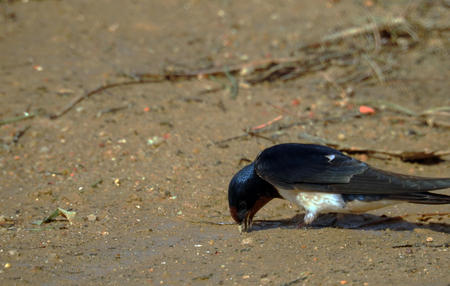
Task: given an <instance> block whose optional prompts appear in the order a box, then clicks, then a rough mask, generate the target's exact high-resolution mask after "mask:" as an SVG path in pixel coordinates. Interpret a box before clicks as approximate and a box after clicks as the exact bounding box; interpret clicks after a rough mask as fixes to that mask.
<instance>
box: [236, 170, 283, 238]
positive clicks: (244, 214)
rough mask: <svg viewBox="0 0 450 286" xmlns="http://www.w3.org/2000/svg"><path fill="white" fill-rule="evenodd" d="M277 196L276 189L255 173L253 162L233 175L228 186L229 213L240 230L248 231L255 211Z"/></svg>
mask: <svg viewBox="0 0 450 286" xmlns="http://www.w3.org/2000/svg"><path fill="white" fill-rule="evenodd" d="M279 197H280V195H279V193H278V191H277V190H276V189H275V188H274V187H273V186H272V185H271V184H269V183H268V182H266V181H264V180H263V179H261V178H260V177H259V176H258V175H257V174H256V173H255V169H254V165H253V163H252V164H250V165H248V166H246V167H244V168H242V169H241V170H240V171H239V172H238V173H237V174H236V175H234V177H233V179H231V182H230V185H229V187H228V204H229V207H230V213H231V216H232V217H233V219H234V220H235V221H236V222H237V223H238V224H239V230H240V231H241V232H242V231H244V232H247V231H249V230H250V227H251V225H252V221H253V217H254V215H255V214H256V212H258V211H259V210H260V209H261V208H262V207H263V206H264V205H265V204H267V203H268V202H269V201H271V200H272V199H274V198H279Z"/></svg>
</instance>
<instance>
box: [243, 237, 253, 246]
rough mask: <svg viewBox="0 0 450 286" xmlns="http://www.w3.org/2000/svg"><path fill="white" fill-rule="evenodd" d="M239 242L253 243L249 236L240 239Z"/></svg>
mask: <svg viewBox="0 0 450 286" xmlns="http://www.w3.org/2000/svg"><path fill="white" fill-rule="evenodd" d="M241 243H242V244H243V245H246V244H251V243H253V239H252V238H251V237H247V238H244V239H243V240H242V241H241Z"/></svg>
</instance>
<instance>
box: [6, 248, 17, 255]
mask: <svg viewBox="0 0 450 286" xmlns="http://www.w3.org/2000/svg"><path fill="white" fill-rule="evenodd" d="M8 254H9V255H11V256H14V255H17V250H15V249H11V250H9V251H8Z"/></svg>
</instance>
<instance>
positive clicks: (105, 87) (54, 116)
mask: <svg viewBox="0 0 450 286" xmlns="http://www.w3.org/2000/svg"><path fill="white" fill-rule="evenodd" d="M163 80H164V79H149V80H142V79H139V80H132V81H125V82H117V83H110V84H106V85H102V86H100V87H98V88H96V89H94V90H91V91H89V92H88V93H86V94H83V95H80V96H78V97H76V98H75V99H73V100H72V101H71V102H70V103H69V104H67V105H66V106H65V107H64V108H63V109H61V110H60V111H58V112H57V113H55V114H52V115H50V119H57V118H59V117H61V116H63V115H64V114H66V113H67V112H69V111H70V110H71V109H72V108H74V107H75V105H77V104H78V103H80V102H81V101H83V100H84V99H86V98H89V97H91V96H93V95H95V94H97V93H100V92H103V91H105V90H108V89H111V88H115V87H119V86H126V85H135V84H145V83H153V82H159V81H163Z"/></svg>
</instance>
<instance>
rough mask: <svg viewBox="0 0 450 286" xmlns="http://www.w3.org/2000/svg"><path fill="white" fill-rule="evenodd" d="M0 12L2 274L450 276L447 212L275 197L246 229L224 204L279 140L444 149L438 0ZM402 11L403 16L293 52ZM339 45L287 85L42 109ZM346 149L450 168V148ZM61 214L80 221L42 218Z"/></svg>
mask: <svg viewBox="0 0 450 286" xmlns="http://www.w3.org/2000/svg"><path fill="white" fill-rule="evenodd" d="M0 12H1V13H0V23H1V25H0V102H1V105H0V120H2V121H1V126H0V284H1V285H63V284H64V285H123V283H127V285H144V284H149V285H202V284H204V285H216V284H223V285H393V284H396V285H449V283H450V276H449V272H448V269H449V268H450V256H449V252H448V249H449V232H450V225H449V223H450V215H449V210H450V209H449V206H448V205H447V206H446V205H443V206H424V205H410V204H401V205H397V206H393V207H389V208H384V209H380V210H377V211H373V212H371V213H370V214H366V215H360V216H357V215H348V216H345V217H344V218H339V219H337V220H336V217H335V216H334V215H332V214H330V215H325V216H323V217H321V218H320V219H319V220H318V222H317V223H316V224H315V225H314V226H313V227H311V228H309V229H299V228H298V227H297V225H298V223H299V222H301V221H302V211H301V210H298V209H297V208H296V207H295V206H292V205H290V204H289V203H288V202H286V201H281V200H275V201H273V202H271V203H270V204H269V205H267V206H266V207H265V208H264V209H262V210H261V211H260V212H259V213H258V215H257V217H256V220H257V221H256V222H255V226H254V229H253V231H252V232H250V233H248V234H242V235H241V234H239V232H238V228H237V226H236V225H234V224H233V223H232V222H233V221H232V219H231V217H230V215H229V211H228V204H227V188H228V183H229V181H230V179H231V177H232V176H233V174H234V173H235V172H237V171H238V170H239V169H240V168H241V167H242V166H243V164H245V160H246V159H249V160H252V159H254V157H255V156H256V154H257V153H258V152H259V151H261V150H263V149H264V148H266V147H269V146H271V145H273V144H275V143H282V142H312V141H314V142H317V140H316V139H314V138H317V137H319V138H321V139H320V140H326V141H327V142H337V143H336V144H337V145H338V147H343V146H344V147H345V146H350V147H358V148H364V149H369V150H387V151H389V152H391V153H392V152H394V153H395V152H399V151H408V152H409V151H411V152H419V153H420V152H423V151H427V152H441V153H445V152H448V151H449V147H450V146H449V142H450V129H449V126H450V123H449V121H448V120H449V116H448V112H446V111H445V110H444V109H436V108H438V107H448V106H450V97H449V95H448V91H449V90H450V89H449V87H450V86H449V81H448V79H449V76H450V72H449V71H450V69H449V66H450V65H449V63H450V58H449V56H448V55H449V53H448V52H449V42H448V39H449V29H448V27H449V26H448V25H449V19H450V4H449V1H444V0H442V1H419V0H418V1H381V0H378V1H376V0H375V1H362V0H361V1H350V0H341V1H339V0H334V1H332V0H329V1H325V0H320V1H259V0H252V1H225V0H223V1H197V0H192V1H174V0H166V1H118V0H96V1H88V0H77V1H56V0H55V1H50V0H49V1H32V0H28V1H25V0H23V1H11V0H9V1H8V0H3V1H2V0H0ZM396 17H400V18H401V19H408V21H410V22H408V23H406V24H405V25H402V27H400V28H401V29H400V30H401V31H398V30H397V31H394V30H393V29H392V30H391V28H390V27H387V28H386V29H378V28H370V29H369V30H368V31H367V32H364V33H360V34H358V33H357V34H355V35H348V34H346V35H345V36H344V37H343V38H342V39H341V40H339V41H332V42H330V43H328V44H327V45H318V46H317V45H316V46H315V47H312V48H311V47H309V48H308V50H307V52H304V51H301V50H302V48H301V47H302V45H304V44H308V43H317V42H321V41H323V39H324V37H325V36H327V35H336V33H339V32H340V31H349V30H348V29H350V28H353V27H357V28H358V27H359V28H361V27H367V26H368V25H369V27H370V25H371V24H373V23H380V22H381V23H383V21H388V20H389V19H395V18H396ZM376 27H378V26H376ZM372 30H373V31H372ZM323 43H324V42H322V44H323ZM330 50H333V51H337V52H339V53H342V52H345V51H350V52H351V55H350V56H349V57H350V60H348V57H346V58H345V60H342V62H339V61H336V62H335V61H333V62H320V63H318V64H317V65H316V66H314V67H316V69H314V67H311V70H307V71H305V72H302V73H301V74H299V75H298V76H296V77H295V78H293V79H292V80H283V79H281V78H276V77H275V78H270V80H262V81H261V82H257V83H254V84H250V83H249V82H248V81H245V80H244V79H243V77H241V76H240V75H239V74H238V73H234V72H232V71H230V72H226V69H225V68H223V72H222V73H219V74H216V75H214V76H198V77H193V78H183V77H180V78H176V79H172V78H168V79H167V80H162V81H159V82H155V83H145V84H144V83H141V84H132V85H124V86H118V87H115V88H108V89H106V90H104V91H102V92H98V93H95V94H93V95H92V96H90V97H88V98H84V99H83V100H81V101H80V102H79V103H78V104H76V105H73V108H71V109H70V110H68V112H67V113H65V114H61V116H59V117H58V118H51V116H50V115H51V114H55V113H57V112H58V111H60V110H63V109H64V107H65V106H67V104H69V103H70V102H71V101H73V100H74V99H75V98H78V97H79V96H80V95H81V96H82V95H83V94H86V93H87V92H89V91H91V90H94V89H96V88H98V87H100V86H103V85H107V84H111V83H117V82H125V81H130V80H132V79H133V75H136V74H139V73H152V74H158V73H159V74H161V73H164V72H165V71H172V72H173V71H174V70H175V71H179V70H183V71H186V70H191V71H192V70H198V69H200V68H202V69H208V68H210V67H228V66H232V65H242V67H243V68H242V69H241V70H240V71H241V73H242V74H245V72H244V67H245V65H244V64H246V63H247V64H248V63H255V62H258V61H261V60H264V59H283V58H292V57H314V55H315V53H316V52H319V51H330ZM353 51H359V53H356V52H353ZM361 51H362V52H361ZM308 68H309V67H308ZM264 71H267V70H262V71H258V72H264ZM250 72H252V71H251V70H250ZM254 72H256V71H254ZM364 72H365V73H366V74H367V76H366V77H364V76H362V77H359V79H358V80H357V78H358V77H356V78H355V77H354V78H351V79H347V80H344V79H345V77H346V76H348V75H357V76H359V75H360V74H359V73H364ZM125 75H128V76H125ZM224 75H225V76H224ZM277 76H278V75H277ZM237 88H239V89H237ZM361 105H367V106H369V107H372V108H374V109H375V114H372V115H363V114H359V110H358V108H359V107H360V106H361ZM427 110H428V112H425V113H423V112H424V111H427ZM355 114H356V115H355ZM350 115H352V116H350ZM20 116H22V117H24V116H25V117H26V116H28V118H26V119H24V118H21V119H23V120H19V118H18V117H20ZM327 118H334V119H327ZM252 128H253V129H252ZM249 130H250V131H255V130H256V131H258V132H259V131H263V132H259V133H256V134H253V133H252V134H253V135H251V134H250V133H251V132H250V133H249V132H248V131H249ZM246 131H247V132H246ZM249 134H250V135H249ZM241 135H242V136H241ZM234 136H240V137H238V138H234V139H233V138H232V137H234ZM229 138H232V139H230V140H227V139H229ZM322 142H323V141H322ZM413 154H416V153H413ZM438 154H440V153H438ZM352 156H355V157H356V158H358V159H361V160H365V161H367V162H368V163H370V164H371V165H373V166H376V167H379V168H382V169H387V170H393V171H397V172H402V173H407V174H415V175H423V176H435V177H450V163H449V162H450V161H449V160H450V157H449V156H448V155H445V154H443V155H442V156H441V157H440V158H432V159H427V160H417V158H413V159H414V160H410V161H409V162H407V161H405V160H401V159H400V158H398V157H395V156H389V155H386V154H381V153H375V154H371V153H370V152H369V153H367V152H365V153H364V152H363V153H360V154H352ZM413 157H414V156H413ZM442 193H446V194H450V193H449V190H448V189H447V190H443V191H442ZM58 207H59V208H62V209H65V210H70V211H74V212H76V215H75V217H74V218H72V220H71V222H69V221H67V220H66V219H64V217H61V216H60V217H58V218H57V219H56V221H53V222H49V223H46V224H41V225H36V224H35V222H36V221H38V220H42V219H44V218H45V217H47V216H48V215H50V214H51V213H52V212H53V211H55V210H56V209H57V208H58ZM399 216H401V217H399ZM446 269H447V270H446Z"/></svg>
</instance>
